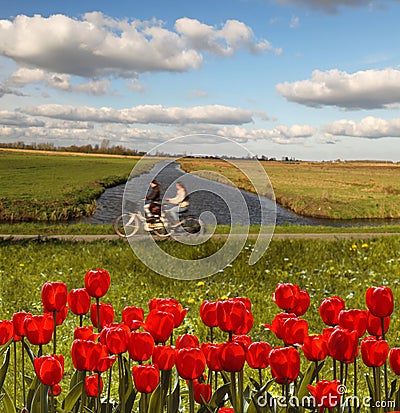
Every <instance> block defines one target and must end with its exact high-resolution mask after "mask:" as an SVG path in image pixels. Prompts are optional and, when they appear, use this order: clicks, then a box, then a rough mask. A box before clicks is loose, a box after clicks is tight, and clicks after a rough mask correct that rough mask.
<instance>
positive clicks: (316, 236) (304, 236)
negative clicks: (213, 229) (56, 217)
mask: <svg viewBox="0 0 400 413" xmlns="http://www.w3.org/2000/svg"><path fill="white" fill-rule="evenodd" d="M227 236H228V235H227V234H216V235H214V237H215V238H226V237H227ZM233 236H236V237H241V236H244V235H240V234H237V235H233ZM386 236H400V233H390V232H377V233H373V232H362V233H351V232H338V233H327V234H318V233H314V234H313V233H304V234H274V235H273V239H274V240H280V239H319V240H336V239H367V238H378V237H386ZM143 237H144V236H143V235H138V236H137V239H138V240H140V238H143ZM248 237H249V238H256V237H257V234H249V236H248ZM53 239H56V240H60V241H86V242H92V241H116V240H119V239H121V238H119V237H118V236H117V235H10V234H0V240H3V241H4V240H8V241H23V240H40V241H47V240H53Z"/></svg>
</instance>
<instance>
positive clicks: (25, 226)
mask: <svg viewBox="0 0 400 413" xmlns="http://www.w3.org/2000/svg"><path fill="white" fill-rule="evenodd" d="M230 230H231V227H230V226H229V225H218V226H217V227H216V228H215V233H216V234H228V233H229V232H230ZM259 231H260V226H259V225H251V226H250V228H249V232H250V233H251V234H256V233H258V232H259ZM209 232H211V231H209ZM274 233H276V234H300V233H302V234H315V233H316V234H322V233H323V234H325V233H359V234H360V233H361V234H362V233H374V234H378V233H392V234H398V233H400V225H383V226H365V227H332V226H322V225H321V226H309V225H289V224H288V225H280V226H276V227H275V230H274ZM0 234H14V235H113V234H115V232H114V229H113V226H112V225H91V224H60V223H56V224H48V223H44V222H21V223H15V224H0Z"/></svg>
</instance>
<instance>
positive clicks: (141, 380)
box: [132, 364, 160, 393]
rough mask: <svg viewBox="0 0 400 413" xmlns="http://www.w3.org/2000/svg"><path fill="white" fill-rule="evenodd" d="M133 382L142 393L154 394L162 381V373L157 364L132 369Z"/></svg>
mask: <svg viewBox="0 0 400 413" xmlns="http://www.w3.org/2000/svg"><path fill="white" fill-rule="evenodd" d="M132 373H133V381H134V383H135V387H136V390H137V391H138V392H140V393H151V392H153V391H154V390H155V389H156V387H157V386H158V383H159V381H160V371H159V369H158V366H157V365H155V364H142V365H139V366H134V367H133V368H132Z"/></svg>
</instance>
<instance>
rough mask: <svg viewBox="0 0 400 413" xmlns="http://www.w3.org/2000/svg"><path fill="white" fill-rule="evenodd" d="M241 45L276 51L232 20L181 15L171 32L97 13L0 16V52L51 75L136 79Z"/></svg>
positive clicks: (230, 51) (185, 66) (158, 25)
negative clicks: (210, 21)
mask: <svg viewBox="0 0 400 413" xmlns="http://www.w3.org/2000/svg"><path fill="white" fill-rule="evenodd" d="M242 48H246V49H248V50H249V51H250V52H252V53H253V52H254V53H256V52H262V51H265V50H275V51H276V52H277V53H279V49H273V47H272V46H271V44H270V43H269V42H268V41H267V40H263V39H262V40H260V41H258V40H257V39H255V37H254V35H253V32H252V30H251V28H249V27H248V26H247V25H245V24H244V23H242V22H240V21H237V20H228V21H226V22H225V23H224V24H223V25H222V27H221V28H218V27H213V26H208V25H205V24H204V23H201V22H199V21H198V20H195V19H189V18H183V19H179V20H177V21H176V23H175V31H174V30H168V29H166V28H165V27H164V26H163V23H162V22H160V21H156V20H152V21H140V20H133V21H128V20H117V19H113V18H111V17H107V16H105V15H103V14H102V13H100V12H92V13H87V14H85V15H84V16H83V18H82V19H74V18H70V17H68V16H65V15H62V14H57V15H52V16H49V17H42V16H40V15H35V16H33V17H29V16H25V15H19V16H17V17H15V19H14V20H0V53H1V54H2V55H3V56H6V57H9V58H11V59H13V60H14V61H15V62H17V64H19V65H20V66H21V67H24V68H29V69H42V70H44V71H47V72H51V73H52V74H54V73H58V74H64V75H77V76H81V77H87V78H100V77H106V76H109V75H114V76H118V77H125V78H132V77H133V78H136V77H137V74H138V73H142V72H152V71H172V72H183V71H187V70H191V69H198V68H199V67H200V66H201V64H202V61H203V53H204V52H208V53H215V54H219V55H223V56H229V55H232V54H233V53H234V52H235V51H237V50H239V49H242ZM60 80H61V83H62V82H64V81H66V80H68V79H65V78H63V77H60Z"/></svg>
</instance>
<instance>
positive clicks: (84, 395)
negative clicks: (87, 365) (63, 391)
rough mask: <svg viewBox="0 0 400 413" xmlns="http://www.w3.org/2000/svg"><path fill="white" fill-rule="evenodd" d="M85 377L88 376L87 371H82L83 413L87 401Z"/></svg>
mask: <svg viewBox="0 0 400 413" xmlns="http://www.w3.org/2000/svg"><path fill="white" fill-rule="evenodd" d="M85 378H86V371H82V397H81V409H80V412H81V413H83V406H84V405H85V403H86V392H85Z"/></svg>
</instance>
